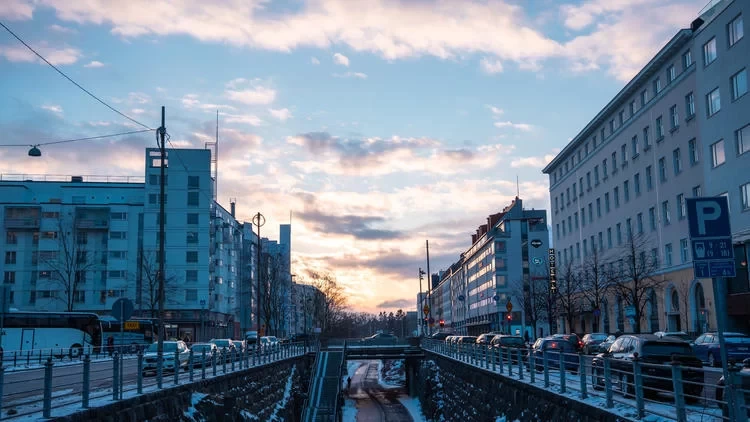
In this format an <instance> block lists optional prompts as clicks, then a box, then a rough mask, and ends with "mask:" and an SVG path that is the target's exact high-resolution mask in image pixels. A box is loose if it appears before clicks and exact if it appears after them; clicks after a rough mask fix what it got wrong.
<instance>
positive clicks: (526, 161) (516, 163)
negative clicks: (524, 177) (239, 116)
mask: <svg viewBox="0 0 750 422" xmlns="http://www.w3.org/2000/svg"><path fill="white" fill-rule="evenodd" d="M554 158H555V155H554V154H545V155H544V156H543V157H516V158H514V159H513V160H512V161H511V162H510V166H511V167H513V168H520V167H532V168H537V169H542V168H544V167H545V166H546V165H547V164H548V163H549V162H550V161H552V159H554Z"/></svg>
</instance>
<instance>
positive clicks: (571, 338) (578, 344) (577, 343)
mask: <svg viewBox="0 0 750 422" xmlns="http://www.w3.org/2000/svg"><path fill="white" fill-rule="evenodd" d="M551 337H554V338H556V339H563V340H565V341H567V342H569V343H570V344H572V345H573V347H574V348H575V350H576V352H577V351H579V350H581V349H582V348H583V341H581V339H580V337H578V334H575V333H571V334H553V335H552V336H551Z"/></svg>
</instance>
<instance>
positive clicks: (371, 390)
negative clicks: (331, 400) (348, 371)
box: [344, 361, 413, 422]
mask: <svg viewBox="0 0 750 422" xmlns="http://www.w3.org/2000/svg"><path fill="white" fill-rule="evenodd" d="M348 395H349V398H351V399H354V400H356V401H357V422H412V421H413V419H412V417H411V415H410V414H409V411H408V410H406V408H405V407H404V405H402V404H401V402H399V401H398V397H400V396H402V395H405V392H404V391H403V389H402V388H393V389H390V388H389V389H384V388H382V387H381V386H380V384H379V383H378V362H377V361H369V362H365V363H362V365H361V366H360V367H359V368H357V370H356V372H355V373H354V376H353V377H352V385H351V388H350V389H349V393H348ZM344 422H354V421H344Z"/></svg>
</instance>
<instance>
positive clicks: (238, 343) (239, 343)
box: [232, 340, 245, 353]
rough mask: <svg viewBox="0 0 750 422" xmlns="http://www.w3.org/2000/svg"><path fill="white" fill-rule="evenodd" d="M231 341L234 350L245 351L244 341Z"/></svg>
mask: <svg viewBox="0 0 750 422" xmlns="http://www.w3.org/2000/svg"><path fill="white" fill-rule="evenodd" d="M232 343H233V344H234V350H235V352H237V353H244V352H245V342H244V341H240V340H232Z"/></svg>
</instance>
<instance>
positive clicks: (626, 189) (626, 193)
mask: <svg viewBox="0 0 750 422" xmlns="http://www.w3.org/2000/svg"><path fill="white" fill-rule="evenodd" d="M622 198H623V199H624V200H625V202H626V203H627V202H628V201H630V181H629V180H626V181H624V182H622Z"/></svg>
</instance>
